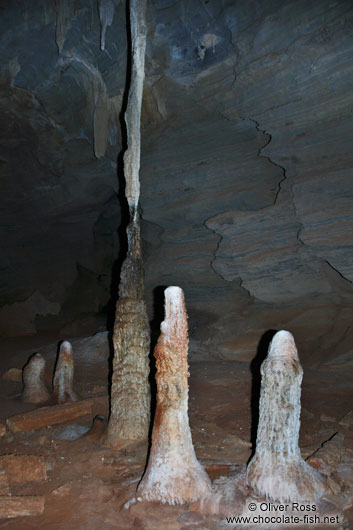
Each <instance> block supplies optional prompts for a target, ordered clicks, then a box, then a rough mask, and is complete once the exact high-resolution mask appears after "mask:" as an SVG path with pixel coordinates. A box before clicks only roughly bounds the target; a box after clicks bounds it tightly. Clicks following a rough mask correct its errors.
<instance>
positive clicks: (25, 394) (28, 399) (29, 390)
mask: <svg viewBox="0 0 353 530" xmlns="http://www.w3.org/2000/svg"><path fill="white" fill-rule="evenodd" d="M44 370H45V359H44V358H43V357H42V356H41V354H40V353H36V354H34V355H33V356H32V357H31V359H30V360H29V361H28V363H27V364H26V366H25V367H24V369H23V391H22V401H24V402H25V403H45V401H48V399H49V397H50V396H49V392H48V389H47V387H46V385H45V383H44Z"/></svg>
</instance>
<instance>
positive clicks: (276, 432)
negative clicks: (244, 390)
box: [247, 330, 325, 502]
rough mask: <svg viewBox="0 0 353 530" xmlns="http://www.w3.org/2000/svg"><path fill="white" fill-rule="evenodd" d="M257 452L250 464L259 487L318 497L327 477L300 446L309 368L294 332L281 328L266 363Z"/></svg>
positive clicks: (286, 496) (272, 495) (263, 491)
mask: <svg viewBox="0 0 353 530" xmlns="http://www.w3.org/2000/svg"><path fill="white" fill-rule="evenodd" d="M261 375H262V381H261V395H260V418H259V426H258V430H257V440H256V452H255V455H254V457H253V458H252V460H251V461H250V463H249V465H248V469H247V480H248V483H249V485H250V486H251V487H252V488H253V490H254V491H255V492H256V493H257V494H259V495H262V496H265V497H267V498H269V499H270V500H273V501H279V502H286V501H299V500H301V501H313V500H316V499H318V498H319V497H320V496H322V495H323V493H324V491H325V481H324V479H323V477H322V476H321V475H320V474H319V473H318V472H317V471H316V470H314V469H313V468H312V467H311V466H309V465H308V464H307V463H306V462H305V461H304V460H303V459H302V457H301V454H300V449H299V446H298V439H299V427H300V392H301V382H302V378H303V369H302V367H301V365H300V362H299V357H298V352H297V349H296V346H295V343H294V339H293V336H292V335H291V334H290V333H289V332H288V331H283V330H282V331H279V332H278V333H276V335H275V336H274V338H273V340H272V342H271V345H270V348H269V352H268V355H267V358H266V359H265V361H264V362H263V363H262V365H261Z"/></svg>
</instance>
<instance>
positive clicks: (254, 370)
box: [250, 329, 277, 458]
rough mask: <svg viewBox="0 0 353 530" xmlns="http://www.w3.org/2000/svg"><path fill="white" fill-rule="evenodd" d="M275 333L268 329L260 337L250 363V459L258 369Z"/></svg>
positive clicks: (259, 386) (253, 441)
mask: <svg viewBox="0 0 353 530" xmlns="http://www.w3.org/2000/svg"><path fill="white" fill-rule="evenodd" d="M275 333H277V330H274V329H268V330H267V331H265V333H264V334H263V335H262V337H261V339H260V341H259V344H258V346H257V351H256V355H255V357H254V358H253V360H252V361H251V363H250V371H251V375H252V384H251V401H250V408H251V434H250V441H251V443H252V453H251V456H250V458H252V457H253V455H254V453H255V449H256V434H257V426H258V424H259V402H260V390H261V373H260V368H261V364H262V362H263V361H264V359H265V357H266V355H267V352H268V348H269V345H270V342H271V340H272V339H273V336H274V335H275Z"/></svg>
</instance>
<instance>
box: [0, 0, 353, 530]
mask: <svg viewBox="0 0 353 530" xmlns="http://www.w3.org/2000/svg"><path fill="white" fill-rule="evenodd" d="M133 3H134V0H131V1H130V2H129V1H127V2H124V1H123V0H33V1H32V0H31V1H28V0H2V2H1V4H0V14H1V16H0V27H1V32H0V39H1V54H2V61H1V65H2V66H1V70H0V105H1V132H2V139H1V147H0V149H1V151H0V165H1V181H0V182H1V202H0V234H1V237H0V243H1V254H0V269H1V276H0V344H1V347H0V380H1V385H0V402H1V417H0V528H4V529H5V528H6V529H10V530H30V529H33V530H34V529H36V530H48V529H51V528H52V529H59V530H60V529H65V530H71V529H72V530H77V529H82V530H83V529H85V530H97V529H98V528H99V529H104V530H128V529H132V528H141V529H146V530H147V529H151V530H155V529H159V528H160V529H163V530H185V528H199V529H208V530H216V529H217V530H218V529H219V530H222V529H226V528H231V527H232V526H231V524H230V523H228V522H227V520H226V517H229V516H231V515H237V513H243V512H241V510H238V512H237V509H238V508H239V503H240V501H239V498H238V497H239V495H240V493H239V492H241V495H242V498H243V500H244V499H246V498H249V497H247V495H249V491H248V490H247V492H246V491H245V489H246V488H248V487H249V486H248V485H245V486H244V484H241V483H240V482H241V481H240V482H239V483H238V482H237V481H238V480H239V476H240V475H241V473H244V470H245V469H246V465H247V463H248V462H249V461H250V459H251V457H252V456H253V455H254V452H255V448H256V435H257V427H258V422H259V399H260V391H261V369H260V368H261V365H262V363H263V361H264V360H265V358H266V355H267V352H268V349H269V346H270V343H271V340H272V339H273V337H274V335H275V333H276V332H277V331H279V330H287V331H289V332H290V333H291V334H292V335H293V337H294V339H295V344H296V346H297V349H298V352H299V358H300V363H301V365H302V367H303V370H304V377H303V382H302V392H301V415H300V435H299V447H300V450H301V455H302V458H303V459H308V462H309V463H310V464H311V465H312V467H314V468H316V469H318V470H319V471H320V472H321V473H322V474H323V475H324V476H325V479H326V481H327V490H326V494H325V501H320V502H321V504H320V503H319V504H318V505H317V506H318V512H320V516H324V515H325V514H326V515H327V517H332V518H333V519H332V521H330V522H329V524H327V525H326V526H325V524H326V523H325V524H324V525H323V526H321V528H328V527H329V528H341V529H342V530H347V529H349V528H353V478H352V477H353V325H352V322H353V285H352V282H353V169H352V168H353V149H352V138H353V119H352V118H353V4H352V1H351V0H336V1H332V0H318V1H312V2H310V1H309V2H308V1H307V0H266V2H264V1H262V0H248V1H242V0H177V1H176V0H148V2H147V11H146V27H147V38H146V52H145V78H144V85H143V98H142V110H141V122H140V130H141V159H140V170H139V179H140V196H139V206H138V212H139V216H140V222H141V245H142V256H143V267H144V300H145V303H146V308H147V315H148V321H149V327H150V351H149V357H148V363H149V370H150V376H149V388H150V390H149V392H150V394H151V416H152V420H151V427H150V432H149V441H147V442H145V443H142V442H139V443H135V444H131V445H129V446H127V447H123V448H120V449H116V448H112V447H109V446H108V445H107V444H104V443H103V440H104V432H105V430H106V428H107V421H108V418H109V411H110V410H111V394H110V390H111V384H112V379H113V374H114V369H113V364H114V362H113V328H114V320H115V308H116V304H117V302H118V301H119V284H120V279H121V271H122V267H123V263H124V260H125V258H126V255H127V251H128V245H129V242H128V238H127V235H126V229H127V225H128V223H129V207H128V203H127V200H126V196H125V194H126V182H125V178H124V161H123V157H124V153H126V151H127V149H128V147H129V146H128V142H127V129H126V124H125V121H124V117H125V115H126V110H127V106H128V95H129V90H130V88H131V86H130V85H131V69H132V60H131V52H132V47H131V42H130V36H131V27H130V26H131V24H130V22H131V21H130V17H129V6H131V5H132V4H133ZM169 286H178V287H180V288H181V289H182V290H183V293H184V296H185V304H186V310H187V314H188V334H189V344H188V362H189V372H190V377H189V406H188V413H189V422H190V430H191V435H192V442H193V445H194V449H195V453H196V456H197V458H198V460H199V461H200V462H201V464H202V465H203V467H204V468H205V470H206V472H207V474H208V476H209V477H210V479H211V480H212V481H213V484H214V485H215V486H214V487H216V488H217V487H219V488H220V491H223V490H222V488H224V487H225V486H224V484H231V486H229V488H230V490H232V492H233V493H232V495H233V497H232V496H231V494H230V493H229V495H228V494H227V493H224V491H223V494H222V495H221V494H220V495H219V498H218V501H217V503H214V504H212V503H209V505H207V506H206V504H207V503H205V504H202V503H201V504H200V503H199V504H197V503H196V504H195V503H192V504H190V503H189V504H182V505H175V506H173V505H168V504H163V503H158V502H147V501H143V502H135V500H134V499H135V498H134V495H135V494H136V487H137V486H138V484H139V482H140V480H141V477H143V474H144V472H145V470H146V465H147V461H148V454H149V453H150V451H151V432H152V425H153V416H154V411H155V406H156V399H157V398H156V366H155V358H154V356H153V351H154V347H155V345H156V343H157V340H158V337H159V335H160V326H161V322H162V321H163V318H164V292H165V289H166V288H167V287H169ZM62 341H65V342H64V343H63V342H62ZM66 341H69V343H70V344H71V345H72V352H73V362H74V369H73V367H72V366H71V364H70V363H71V362H72V360H71V357H70V355H71V353H70V352H71V350H70V348H71V346H67V342H66ZM62 344H64V345H65V346H64V347H61V349H64V350H65V348H66V350H65V352H66V358H65V359H66V361H65V362H66V365H65V366H66V368H65V369H66V370H68V371H69V372H70V370H71V372H72V374H71V372H70V374H71V375H72V377H73V378H74V379H73V390H72V392H73V394H72V395H74V396H75V398H74V399H69V400H68V401H69V403H66V404H61V405H58V404H57V403H54V402H53V401H51V400H52V399H53V398H50V399H51V400H50V399H49V400H46V401H45V400H44V402H43V403H44V405H43V403H41V404H35V405H34V403H33V402H32V403H29V402H26V401H24V399H23V394H22V390H23V381H24V373H25V372H24V371H23V369H24V367H26V366H27V363H28V361H29V359H31V358H32V357H33V355H34V354H40V356H37V357H36V359H37V361H38V362H39V363H41V362H42V361H41V360H38V359H42V358H43V359H44V360H45V368H44V369H43V370H44V371H43V374H42V376H41V377H42V378H43V381H44V384H45V385H46V387H47V388H48V389H49V392H51V386H52V383H53V374H54V373H55V370H57V369H58V366H59V364H60V363H59V360H58V351H59V350H60V345H62ZM67 359H68V360H67ZM64 364H65V363H64ZM38 366H39V365H38ZM67 366H68V367H69V368H67ZM73 374H74V375H73ZM70 377H71V376H70ZM54 379H55V377H54ZM70 384H71V383H70ZM44 393H45V390H44ZM57 407H59V408H57ZM60 407H63V408H60ZM65 407H66V408H65ZM70 407H71V408H70ZM80 407H81V408H80ZM55 411H58V412H55ZM32 413H33V414H37V416H33V418H34V417H35V419H34V420H33V418H32V421H34V424H32V426H31V425H30V426H29V427H28V423H26V422H27V420H28V418H30V417H32V416H31V414H32ZM46 414H48V417H47V418H46V419H45V418H44V420H43V423H40V422H41V421H42V419H43V417H45V415H46ZM55 414H57V415H62V416H60V418H61V419H58V416H55V418H56V419H55V421H54V419H53V415H55ZM66 414H67V417H66ZM70 414H71V416H70ZM28 415H29V416H28ZM49 416H50V418H49ZM94 418H96V420H94ZM16 421H17V422H18V423H16ZM28 421H29V420H28ZM36 421H38V422H39V423H38V424H36V423H35V422H36ZM45 422H46V423H45ZM92 425H93V426H92ZM320 451H321V452H320ZM327 454H328V455H329V456H327ZM17 458H18V459H19V460H18V462H17V460H16V459H17ZM21 458H22V460H21ZM26 459H27V460H26ZM31 459H32V460H31ZM35 459H37V460H35ZM16 462H17V463H16ZM43 466H44V467H43ZM232 477H233V478H232ZM222 480H223V482H222ZM232 480H233V482H232ZM2 481H3V483H2ZM224 481H226V482H224ZM227 481H228V482H227ZM236 484H238V486H235V485H236ZM227 487H228V486H227ZM232 488H233V489H232ZM230 490H229V491H230ZM233 490H234V491H233ZM227 491H228V490H227ZM228 497H229V498H228ZM225 498H227V502H228V504H227V502H226V500H225ZM16 499H17V500H16ZM220 499H221V500H220ZM10 500H11V502H12V501H13V504H12V505H11V507H10V508H9V504H8V503H9V502H10ZM32 501H33V503H32ZM16 502H18V504H16ZM244 502H245V501H244ZM255 502H257V503H258V507H257V511H256V512H255V514H258V515H263V516H264V514H265V513H266V514H267V515H268V514H269V513H270V511H271V502H270V501H269V500H268V499H267V500H266V499H265V500H264V499H263V500H262V504H261V499H260V501H259V500H258V499H256V498H255ZM31 503H32V504H31ZM325 503H326V504H325ZM210 504H212V506H211V507H210ZM215 505H217V506H216V507H215ZM314 505H315V504H314ZM259 506H264V509H263V510H261V509H260V508H259ZM309 506H310V505H309ZM312 506H313V502H311V507H312ZM265 508H266V509H265ZM306 508H307V505H306ZM306 508H305V509H304V510H306ZM26 510H27V511H26ZM314 510H316V508H315V509H314ZM308 511H310V510H306V512H308ZM294 515H296V514H295V513H294ZM297 515H298V514H297ZM302 516H303V515H302V514H301V517H302ZM335 517H337V519H334V518H335ZM276 524H277V523H276ZM310 524H311V523H310ZM310 524H309V523H308V522H307V521H304V520H301V521H300V522H297V523H296V525H295V528H309V527H311V526H310ZM320 524H321V523H320ZM300 525H302V526H300ZM259 527H261V528H274V527H275V526H274V523H271V524H269V526H266V525H265V523H263V525H262V526H259V524H256V525H255V524H254V525H253V526H251V525H250V526H249V525H248V526H247V528H259ZM276 527H279V528H280V527H281V526H280V525H279V526H278V525H277V526H276ZM234 528H235V527H234Z"/></svg>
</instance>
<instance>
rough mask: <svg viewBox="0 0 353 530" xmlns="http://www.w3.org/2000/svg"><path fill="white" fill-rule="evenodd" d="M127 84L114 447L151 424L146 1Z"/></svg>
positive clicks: (135, 29)
mask: <svg viewBox="0 0 353 530" xmlns="http://www.w3.org/2000/svg"><path fill="white" fill-rule="evenodd" d="M129 6H130V11H129V12H130V23H131V48H132V65H131V83H130V89H129V97H128V104H127V108H126V113H125V122H126V129H127V150H126V151H125V153H124V176H125V182H126V188H125V196H126V199H127V202H128V205H129V214H130V222H129V225H128V227H127V229H126V233H127V241H128V251H127V256H126V259H125V261H124V263H123V265H122V269H121V277H120V284H119V300H118V302H117V305H116V313H115V323H114V335H113V346H114V360H113V376H112V388H111V410H110V418H109V425H108V432H107V437H106V440H105V444H106V445H109V446H110V447H113V448H115V449H119V448H122V447H124V446H126V445H129V444H131V443H135V442H139V441H147V438H148V430H149V426H150V387H149V382H148V376H149V352H150V329H149V323H148V317H147V311H146V305H145V302H144V272H143V260H142V253H141V236H140V216H139V213H138V204H139V196H140V180H139V169H140V144H141V131H140V121H141V104H142V92H143V81H144V77H145V48H146V34H147V28H146V21H145V11H146V0H130V3H129Z"/></svg>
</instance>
